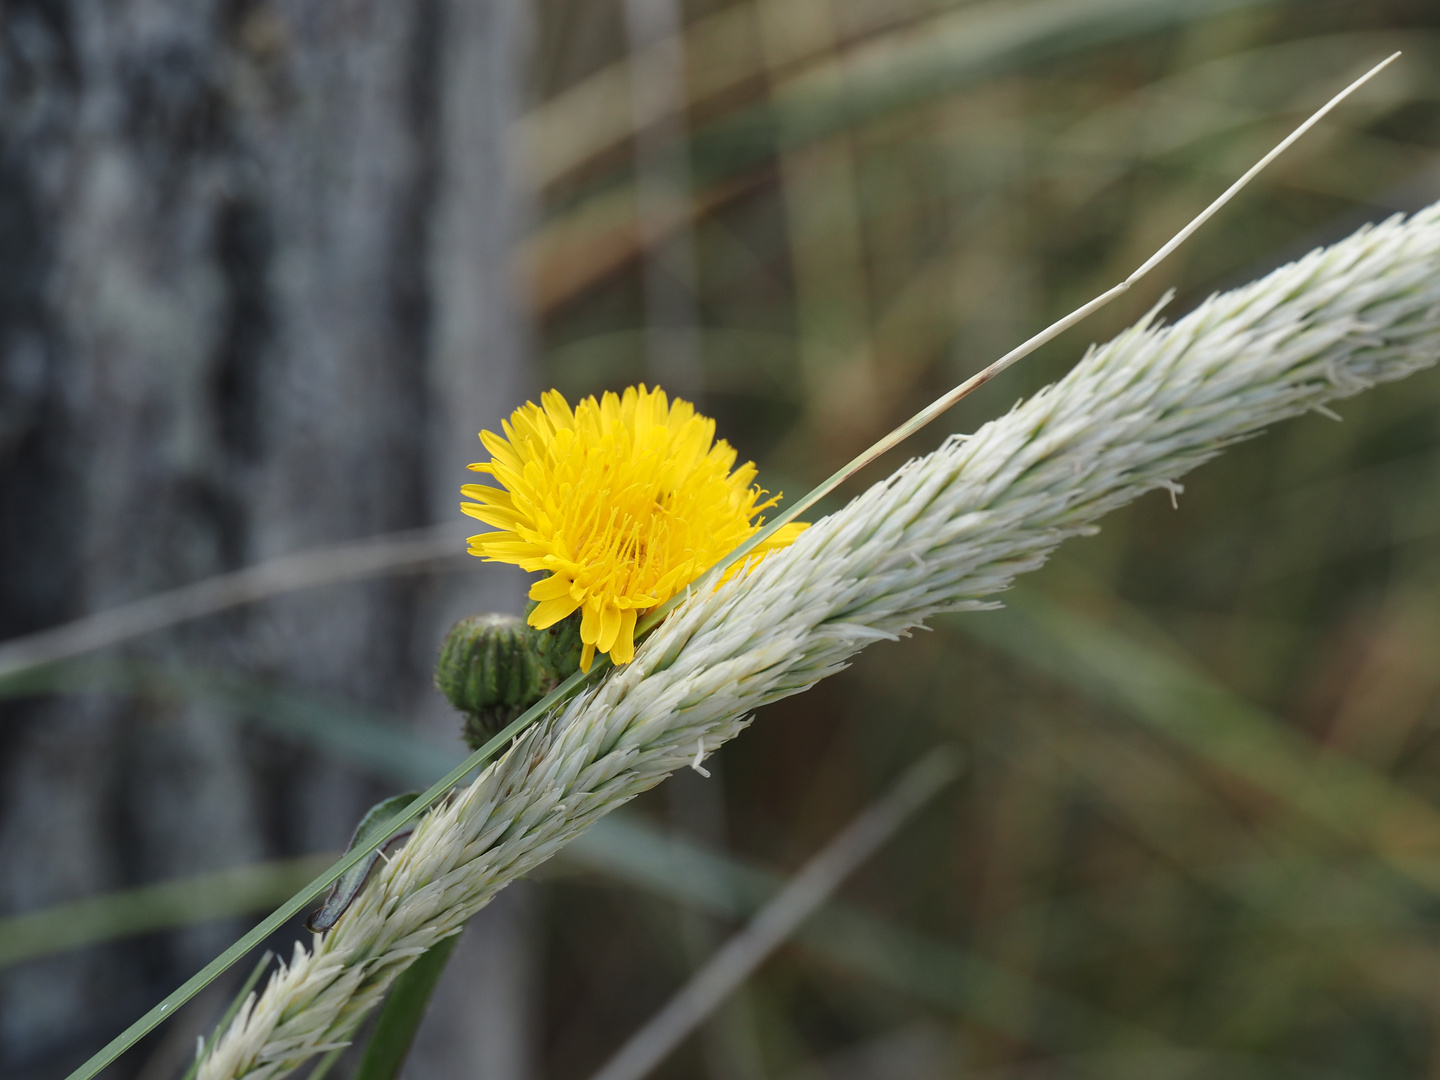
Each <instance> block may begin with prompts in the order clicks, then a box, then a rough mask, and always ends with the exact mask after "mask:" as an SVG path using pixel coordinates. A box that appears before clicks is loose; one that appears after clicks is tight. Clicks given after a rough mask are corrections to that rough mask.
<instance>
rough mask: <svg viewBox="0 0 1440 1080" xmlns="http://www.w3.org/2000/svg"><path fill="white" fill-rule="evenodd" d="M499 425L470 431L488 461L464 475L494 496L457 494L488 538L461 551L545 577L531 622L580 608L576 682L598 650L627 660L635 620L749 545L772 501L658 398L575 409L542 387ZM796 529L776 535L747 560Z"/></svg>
mask: <svg viewBox="0 0 1440 1080" xmlns="http://www.w3.org/2000/svg"><path fill="white" fill-rule="evenodd" d="M501 427H502V428H503V429H504V432H505V434H504V436H503V437H501V436H499V435H496V434H494V433H493V432H489V431H482V432H481V433H480V441H481V442H482V443H484V444H485V449H486V450H488V451H490V456H491V460H490V461H488V462H483V463H480V464H475V465H471V466H470V468H471V469H473V470H474V471H475V472H480V473H488V474H489V475H490V476H493V477H494V478H495V479H496V481H498V482H499V484H500V486H499V487H491V486H490V485H488V484H467V485H465V486H464V487H463V488H461V493H462V494H464V495H465V496H466V497H467V498H470V499H474V500H475V501H474V502H467V503H464V504H462V506H461V509H463V510H464V511H465V513H467V514H469V515H470V516H471V517H474V518H479V519H480V520H481V521H483V522H484V523H485V524H487V525H491V526H494V527H495V528H496V529H497V530H499V531H498V532H490V533H481V534H480V535H478V536H472V537H470V554H472V555H478V556H480V557H481V558H483V559H486V560H487V561H490V562H506V563H513V564H515V565H517V566H519V567H520V568H521V569H524V570H530V571H543V572H545V573H547V574H548V575H549V576H548V577H546V578H545V579H544V580H542V581H538V582H536V583H535V584H534V585H533V586H532V587H531V589H530V598H531V599H532V600H534V601H536V606H535V608H534V610H533V611H532V612H531V613H530V617H529V622H530V625H531V626H533V627H535V628H536V629H539V630H543V629H545V628H546V627H549V626H553V625H554V624H555V623H557V622H559V621H560V620H561V619H564V618H567V617H569V616H570V615H572V614H574V613H575V612H577V611H579V612H580V613H581V621H580V640H581V642H582V643H583V653H582V656H581V666H582V667H583V668H584V669H585V670H587V671H588V670H589V668H590V664H591V662H592V661H593V660H594V658H595V654H596V653H597V652H602V653H608V654H609V655H610V659H611V660H613V661H614V662H615V663H617V664H627V663H629V662H630V660H631V659H633V657H634V655H635V620H636V618H637V617H638V616H639V615H641V614H643V613H644V612H645V611H647V610H649V609H650V608H653V607H655V606H656V605H658V604H662V603H664V602H665V601H666V600H668V599H669V598H670V597H672V596H674V595H675V594H676V593H677V592H679V591H680V590H681V589H683V588H684V587H685V586H686V585H687V584H689V583H690V582H692V581H694V580H695V579H696V578H697V577H699V576H700V575H701V574H702V573H704V572H705V571H706V570H707V569H709V568H710V567H711V566H712V565H713V564H714V563H716V562H718V561H719V560H720V559H721V558H722V557H723V556H725V555H727V554H729V552H731V551H732V550H733V549H734V548H735V547H737V546H738V545H739V544H741V543H743V542H744V541H745V540H747V539H749V538H750V536H752V535H753V534H754V533H755V532H756V530H758V529H759V528H760V525H761V523H762V521H763V519H762V518H760V517H759V514H760V513H761V511H764V510H767V509H769V508H771V507H773V506H774V505H775V504H776V502H777V501H778V500H777V499H776V498H766V495H767V494H768V493H767V492H765V491H763V490H762V489H761V488H759V487H757V486H756V485H755V483H754V480H755V465H754V463H753V462H748V461H747V462H746V463H745V464H743V465H741V466H740V467H739V468H735V457H736V454H735V450H734V449H733V448H732V447H731V446H730V444H729V443H727V442H725V440H723V439H721V440H720V441H719V442H716V441H715V421H714V420H711V419H710V418H709V417H706V416H701V415H700V414H699V413H697V412H696V411H695V407H694V406H693V405H691V404H690V403H689V402H688V401H682V400H680V399H679V398H676V399H675V400H674V401H669V400H668V399H667V398H666V396H665V393H664V391H662V390H659V389H654V390H649V389H646V387H645V386H644V385H641V386H640V387H638V388H637V387H633V386H632V387H630V388H629V389H627V390H626V391H625V392H624V394H623V395H620V396H616V395H615V394H613V393H607V394H605V395H604V396H603V397H602V398H601V399H600V400H599V401H596V400H595V398H594V397H588V398H585V399H584V400H583V401H581V402H580V403H579V405H577V406H576V407H575V408H574V409H573V410H572V409H571V408H570V406H569V404H568V403H567V402H566V400H565V398H564V397H562V396H561V395H560V394H559V393H558V392H557V391H554V390H551V391H549V392H548V393H546V394H543V395H542V396H541V398H540V404H539V405H538V406H537V405H534V404H532V403H529V402H527V403H526V404H525V405H523V406H522V407H521V408H519V409H516V410H515V411H514V412H513V413H511V415H510V419H509V420H507V421H504V422H502V424H501ZM804 528H805V526H804V525H802V524H798V523H797V524H793V525H787V526H785V527H784V528H782V529H780V530H778V531H777V532H776V534H775V535H774V536H773V537H771V538H770V539H769V540H768V541H767V542H766V543H764V544H762V545H760V546H759V547H758V548H756V550H755V557H756V558H758V557H763V556H764V555H766V554H768V553H769V552H771V551H774V550H776V549H778V548H782V547H785V546H786V545H788V544H790V543H791V542H792V541H793V540H794V539H795V537H796V536H798V535H799V534H800V531H801V530H802V529H804ZM754 561H755V560H754V559H753V558H752V560H751V565H753V563H754Z"/></svg>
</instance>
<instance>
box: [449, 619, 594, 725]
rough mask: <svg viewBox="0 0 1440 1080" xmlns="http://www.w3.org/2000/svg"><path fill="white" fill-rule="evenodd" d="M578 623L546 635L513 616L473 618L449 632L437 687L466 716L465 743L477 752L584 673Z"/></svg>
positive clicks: (571, 622)
mask: <svg viewBox="0 0 1440 1080" xmlns="http://www.w3.org/2000/svg"><path fill="white" fill-rule="evenodd" d="M580 650H581V642H580V621H579V619H578V618H569V619H564V620H562V621H561V622H559V623H556V624H555V625H554V626H551V627H549V628H547V629H545V630H536V629H535V628H534V627H531V626H528V625H526V623H525V620H524V619H522V618H519V617H518V616H515V615H472V616H470V617H469V618H467V619H461V620H460V621H459V622H457V623H456V624H455V625H454V626H452V627H451V628H450V633H449V634H447V635H446V636H445V643H444V644H443V645H442V646H440V660H439V662H438V663H437V664H436V665H435V685H436V687H437V688H438V689H439V690H440V692H441V693H442V694H444V695H445V696H446V697H447V698H448V699H449V700H450V704H452V705H454V706H455V708H457V709H459V710H460V711H461V712H462V713H464V714H465V741H466V742H467V743H469V744H470V747H471V749H478V748H479V747H481V746H483V745H484V744H485V743H487V742H489V741H490V739H492V738H494V737H495V735H496V734H497V733H498V732H500V731H501V730H502V729H503V728H504V727H505V726H506V725H507V724H509V723H510V722H511V721H512V720H514V719H515V718H516V717H517V716H519V715H520V714H521V713H522V712H524V711H525V710H526V709H528V708H529V707H530V706H531V705H534V704H535V703H536V702H537V701H539V700H540V699H541V698H542V697H544V696H545V695H546V694H547V693H548V692H549V691H550V690H551V689H553V688H554V686H555V685H556V684H557V683H559V682H560V681H561V680H562V679H564V678H566V677H568V676H569V675H570V674H572V673H573V672H575V671H577V670H578V669H579V667H580Z"/></svg>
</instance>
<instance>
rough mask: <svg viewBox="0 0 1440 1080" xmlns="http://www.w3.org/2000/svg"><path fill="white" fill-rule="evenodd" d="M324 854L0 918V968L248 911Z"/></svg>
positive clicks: (265, 903)
mask: <svg viewBox="0 0 1440 1080" xmlns="http://www.w3.org/2000/svg"><path fill="white" fill-rule="evenodd" d="M333 858H334V857H333V856H330V855H308V856H305V857H304V858H299V859H280V860H277V861H275V862H264V863H258V864H255V865H252V866H238V867H235V868H234V869H231V870H221V871H218V872H216V873H213V874H201V875H198V876H196V877H187V878H180V879H177V880H174V881H162V882H159V883H157V884H154V885H143V886H141V887H140V888H137V889H125V890H123V891H120V892H111V893H105V894H102V895H100V896H92V897H88V898H86V899H84V900H77V901H74V902H73V903H69V904H59V905H56V906H54V907H48V908H44V909H43V910H40V911H34V912H26V913H25V914H21V915H12V916H10V917H9V918H6V919H0V967H4V966H7V965H10V964H18V963H21V962H23V961H25V960H33V959H35V958H36V957H39V956H48V955H50V954H51V953H57V952H63V951H65V950H67V949H78V948H80V947H81V946H84V945H94V944H96V943H98V942H102V941H113V940H115V939H117V938H124V937H134V936H135V935H137V934H147V933H151V932H153V931H156V930H168V929H170V928H171V927H176V926H190V925H193V924H196V923H203V922H209V921H211V920H214V919H228V918H234V917H236V916H240V915H249V914H250V913H251V912H253V911H256V910H257V909H260V908H265V907H269V906H271V905H273V904H274V903H276V902H277V901H278V900H280V899H282V898H284V897H286V896H289V895H290V894H291V893H293V892H294V891H295V890H296V889H298V888H299V887H300V886H302V885H303V884H305V882H307V881H309V880H310V879H311V878H313V877H314V876H315V875H316V874H318V873H319V872H320V871H321V870H323V869H324V868H325V867H326V866H328V865H330V863H331V862H332V861H333Z"/></svg>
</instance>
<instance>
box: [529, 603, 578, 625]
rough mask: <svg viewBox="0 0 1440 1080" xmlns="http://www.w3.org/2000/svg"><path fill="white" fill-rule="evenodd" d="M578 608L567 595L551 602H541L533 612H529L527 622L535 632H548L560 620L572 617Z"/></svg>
mask: <svg viewBox="0 0 1440 1080" xmlns="http://www.w3.org/2000/svg"><path fill="white" fill-rule="evenodd" d="M532 599H534V598H533V597H532ZM579 606H580V603H579V601H577V600H573V599H571V597H570V596H569V594H566V595H565V596H557V597H556V598H555V599H553V600H541V601H540V603H538V604H536V605H535V610H534V611H532V612H530V618H529V620H528V621H529V623H530V625H531V626H533V627H534V628H535V629H536V630H548V629H549V628H550V627H552V626H554V625H555V624H556V623H557V622H559V621H560V620H561V619H566V618H569V617H570V616H571V615H573V614H574V613H575V609H576V608H577V607H579Z"/></svg>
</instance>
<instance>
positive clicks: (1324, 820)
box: [947, 593, 1440, 894]
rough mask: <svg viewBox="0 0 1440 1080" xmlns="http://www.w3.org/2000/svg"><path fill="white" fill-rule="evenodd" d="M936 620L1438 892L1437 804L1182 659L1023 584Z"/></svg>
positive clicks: (1439, 839)
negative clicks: (1105, 705)
mask: <svg viewBox="0 0 1440 1080" xmlns="http://www.w3.org/2000/svg"><path fill="white" fill-rule="evenodd" d="M947 622H948V623H949V624H950V625H951V626H954V627H957V628H959V629H960V630H961V631H962V632H964V633H965V634H967V635H968V636H971V637H974V638H976V639H977V640H979V641H983V642H985V643H986V644H989V645H992V646H995V647H997V648H1000V649H1002V650H1004V651H1005V652H1007V653H1010V654H1011V655H1013V656H1014V657H1016V658H1017V659H1020V660H1023V661H1024V662H1026V663H1028V664H1031V665H1033V666H1035V667H1037V668H1039V669H1040V670H1042V671H1045V672H1048V673H1049V674H1051V675H1053V676H1055V677H1057V678H1060V679H1061V680H1063V681H1065V682H1068V683H1070V684H1071V685H1073V686H1076V687H1077V688H1079V689H1082V690H1084V691H1086V692H1087V693H1089V694H1092V695H1094V696H1096V697H1099V698H1101V699H1102V700H1106V701H1109V702H1111V703H1113V704H1115V705H1117V706H1119V707H1120V708H1122V709H1124V710H1125V711H1126V712H1127V713H1129V714H1130V715H1131V716H1133V717H1135V718H1136V719H1138V720H1141V721H1143V722H1144V723H1146V724H1148V725H1149V726H1150V727H1152V728H1153V729H1155V730H1156V731H1158V732H1160V733H1161V734H1163V735H1164V736H1166V737H1167V738H1168V739H1170V740H1171V741H1172V742H1174V743H1177V744H1179V745H1180V746H1183V747H1185V748H1186V749H1187V750H1188V751H1190V752H1191V753H1193V754H1195V755H1196V756H1198V757H1200V758H1201V759H1202V760H1205V761H1207V762H1209V763H1210V764H1212V765H1214V766H1216V767H1219V768H1221V769H1223V770H1224V771H1226V772H1228V773H1230V774H1231V775H1233V776H1236V777H1239V778H1241V779H1243V780H1245V781H1247V782H1248V783H1250V784H1251V785H1253V786H1254V787H1255V788H1257V789H1258V790H1260V791H1263V792H1265V793H1266V794H1268V795H1270V796H1271V797H1273V798H1275V799H1277V800H1279V801H1280V802H1281V803H1282V804H1283V805H1285V806H1287V807H1288V808H1290V809H1291V810H1293V811H1295V812H1298V813H1300V814H1302V815H1303V816H1304V817H1306V818H1308V819H1309V820H1311V821H1313V822H1316V823H1318V824H1320V825H1322V826H1324V827H1325V828H1327V829H1328V830H1330V831H1331V832H1333V833H1334V834H1336V835H1338V836H1340V837H1342V838H1344V839H1345V840H1347V841H1350V842H1352V843H1358V844H1362V845H1364V846H1365V847H1366V848H1368V849H1369V850H1370V851H1372V852H1373V853H1375V854H1376V855H1377V856H1379V857H1380V858H1381V859H1382V860H1383V861H1384V862H1386V863H1387V864H1388V865H1390V866H1391V867H1392V868H1394V869H1395V870H1398V871H1399V872H1400V873H1402V874H1404V875H1405V876H1406V877H1408V878H1410V879H1411V880H1413V881H1415V882H1416V883H1418V884H1420V885H1422V886H1424V887H1425V888H1427V889H1428V890H1430V891H1431V892H1433V893H1437V894H1440V859H1437V856H1440V810H1437V809H1436V808H1435V807H1434V806H1432V805H1431V804H1430V803H1428V802H1426V801H1425V800H1424V799H1421V798H1419V797H1418V796H1416V795H1413V794H1411V793H1410V792H1409V791H1407V790H1405V789H1404V788H1402V787H1400V786H1398V785H1396V784H1392V783H1390V782H1389V781H1388V780H1386V779H1385V777H1383V776H1382V775H1380V774H1378V773H1375V772H1373V771H1371V770H1370V769H1368V768H1366V767H1365V766H1364V765H1361V764H1360V763H1359V762H1357V761H1355V760H1354V759H1350V758H1345V757H1341V756H1339V755H1336V754H1331V753H1326V752H1324V751H1323V750H1322V748H1321V747H1319V746H1317V745H1316V744H1315V743H1314V742H1313V741H1312V740H1311V739H1309V738H1308V737H1307V736H1305V735H1304V734H1302V733H1301V732H1300V731H1298V730H1296V729H1295V728H1293V727H1290V726H1288V725H1286V724H1284V723H1282V722H1281V721H1280V720H1278V719H1276V718H1275V717H1273V716H1271V715H1270V714H1268V713H1267V712H1265V711H1264V710H1263V709H1261V708H1259V707H1258V706H1255V705H1252V704H1250V703H1248V702H1246V701H1242V700H1240V699H1239V698H1237V697H1235V696H1234V695H1232V694H1231V693H1229V692H1228V691H1227V690H1225V689H1224V688H1223V687H1221V686H1220V685H1218V684H1217V683H1215V682H1214V681H1213V680H1212V679H1210V678H1208V677H1207V676H1206V675H1204V674H1203V673H1201V672H1200V671H1199V670H1197V669H1196V668H1194V667H1193V666H1190V665H1187V664H1185V663H1184V662H1182V661H1181V660H1179V659H1176V658H1174V657H1173V656H1171V655H1167V654H1166V653H1164V652H1162V651H1160V650H1159V649H1158V648H1156V647H1154V646H1152V645H1149V644H1146V643H1144V642H1142V641H1141V640H1140V639H1139V638H1138V637H1136V636H1132V635H1130V634H1126V633H1123V632H1121V631H1119V630H1116V629H1114V628H1112V627H1109V626H1105V625H1102V624H1100V623H1097V622H1095V621H1094V620H1092V619H1088V618H1085V617H1083V616H1081V615H1078V614H1076V613H1074V612H1070V611H1066V610H1064V609H1062V608H1060V607H1058V606H1056V605H1054V604H1052V603H1049V602H1046V601H1044V600H1043V599H1041V598H1039V597H1037V596H1036V595H1034V594H1033V593H1020V594H1018V596H1017V598H1016V599H1014V600H1012V601H1011V602H1010V606H1009V607H1007V608H1006V609H1004V610H1001V611H995V612H987V613H985V614H981V615H972V616H966V617H960V618H955V617H952V618H949V619H947Z"/></svg>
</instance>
